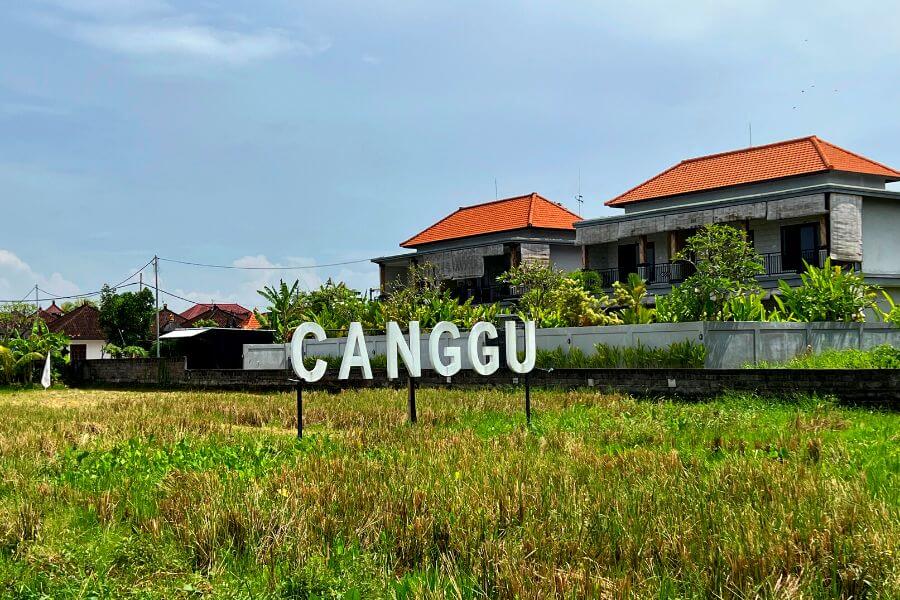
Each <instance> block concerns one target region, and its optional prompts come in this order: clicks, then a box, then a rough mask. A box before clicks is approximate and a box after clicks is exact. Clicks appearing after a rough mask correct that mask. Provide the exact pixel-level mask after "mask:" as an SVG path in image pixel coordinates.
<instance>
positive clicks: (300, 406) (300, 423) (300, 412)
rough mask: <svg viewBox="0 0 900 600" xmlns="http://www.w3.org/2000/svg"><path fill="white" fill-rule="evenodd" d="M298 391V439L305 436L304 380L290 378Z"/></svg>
mask: <svg viewBox="0 0 900 600" xmlns="http://www.w3.org/2000/svg"><path fill="white" fill-rule="evenodd" d="M288 381H290V382H292V383H293V384H294V389H295V390H296V391H297V439H298V440H299V439H302V438H303V380H302V379H288Z"/></svg>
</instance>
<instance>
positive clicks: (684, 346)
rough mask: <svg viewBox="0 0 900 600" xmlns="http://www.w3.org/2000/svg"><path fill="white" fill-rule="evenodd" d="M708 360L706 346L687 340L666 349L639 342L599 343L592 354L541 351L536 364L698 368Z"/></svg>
mask: <svg viewBox="0 0 900 600" xmlns="http://www.w3.org/2000/svg"><path fill="white" fill-rule="evenodd" d="M705 361H706V347H705V346H703V344H698V343H695V342H692V341H691V340H684V341H682V342H674V343H672V344H670V345H669V346H668V347H665V348H651V347H649V346H645V345H644V344H641V343H640V342H638V343H637V344H635V345H634V346H622V347H619V346H610V345H607V344H597V345H596V346H594V353H593V354H591V355H587V354H585V353H584V352H583V351H582V350H581V349H579V348H577V347H573V348H570V349H569V350H568V351H566V350H564V349H562V348H557V349H555V350H538V352H537V356H536V359H535V365H536V366H537V367H538V368H541V369H549V368H554V369H653V368H668V369H688V368H691V369H699V368H703V365H704V363H705Z"/></svg>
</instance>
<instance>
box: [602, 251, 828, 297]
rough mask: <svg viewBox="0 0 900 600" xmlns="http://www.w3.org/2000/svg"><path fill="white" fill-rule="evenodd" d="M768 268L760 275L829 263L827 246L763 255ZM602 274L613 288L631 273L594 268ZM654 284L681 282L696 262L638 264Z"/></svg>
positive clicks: (604, 280) (641, 273)
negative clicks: (827, 260)
mask: <svg viewBox="0 0 900 600" xmlns="http://www.w3.org/2000/svg"><path fill="white" fill-rule="evenodd" d="M760 256H761V257H762V263H763V268H764V269H765V272H764V274H763V275H760V277H778V276H782V275H790V274H795V273H799V272H801V271H802V270H803V263H804V262H806V263H809V264H811V265H815V266H817V267H821V266H823V265H824V264H825V259H826V258H828V250H827V249H826V248H818V249H816V250H808V251H803V252H801V253H800V254H795V255H782V253H781V252H770V253H767V254H762V255H760ZM593 271H594V272H596V273H597V274H598V275H599V276H600V281H601V283H602V285H603V287H604V288H612V285H613V283H615V282H616V281H621V282H626V281H628V273H623V274H620V273H619V269H593ZM635 272H636V273H637V274H638V275H639V276H640V277H641V278H642V279H644V281H646V282H647V283H648V284H650V285H677V284H679V283H681V282H682V281H684V280H685V279H686V278H687V277H690V276H691V275H692V274H693V273H694V266H693V265H692V264H691V263H689V262H684V261H681V262H673V263H659V264H655V265H650V264H644V265H638V267H637V270H636V271H635Z"/></svg>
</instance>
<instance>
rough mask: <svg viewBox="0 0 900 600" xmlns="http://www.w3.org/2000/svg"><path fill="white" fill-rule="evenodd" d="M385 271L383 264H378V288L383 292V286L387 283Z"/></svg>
mask: <svg viewBox="0 0 900 600" xmlns="http://www.w3.org/2000/svg"><path fill="white" fill-rule="evenodd" d="M386 271H387V269H386V268H385V266H384V263H379V264H378V287H379V289H380V290H381V291H382V292H383V291H384V287H385V284H386V283H387V272H386Z"/></svg>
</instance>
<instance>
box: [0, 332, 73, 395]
mask: <svg viewBox="0 0 900 600" xmlns="http://www.w3.org/2000/svg"><path fill="white" fill-rule="evenodd" d="M68 345H69V338H67V337H66V336H65V335H63V334H61V333H52V332H51V331H50V330H49V328H48V327H47V324H46V323H44V321H43V320H41V319H34V321H33V322H32V325H31V331H30V333H29V334H28V336H27V337H23V336H22V335H20V334H19V333H18V332H16V333H15V335H14V336H13V337H12V338H11V339H10V340H9V341H8V342H7V349H8V350H9V352H10V353H11V355H12V361H10V358H9V355H6V358H0V362H3V366H2V368H3V371H4V375H3V376H2V377H3V378H4V379H9V380H12V379H14V378H18V379H19V380H21V381H23V382H25V383H31V381H32V380H33V378H34V371H35V370H36V368H37V367H38V365H40V364H43V361H45V360H46V359H47V354H50V363H51V365H52V367H53V370H54V378H58V377H59V372H60V370H61V369H62V368H63V367H64V366H65V362H66V360H65V357H64V356H63V352H64V351H65V349H66V347H67V346H68ZM4 354H5V353H4ZM10 365H12V370H11V371H10V368H9V367H10Z"/></svg>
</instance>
